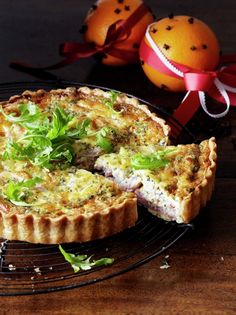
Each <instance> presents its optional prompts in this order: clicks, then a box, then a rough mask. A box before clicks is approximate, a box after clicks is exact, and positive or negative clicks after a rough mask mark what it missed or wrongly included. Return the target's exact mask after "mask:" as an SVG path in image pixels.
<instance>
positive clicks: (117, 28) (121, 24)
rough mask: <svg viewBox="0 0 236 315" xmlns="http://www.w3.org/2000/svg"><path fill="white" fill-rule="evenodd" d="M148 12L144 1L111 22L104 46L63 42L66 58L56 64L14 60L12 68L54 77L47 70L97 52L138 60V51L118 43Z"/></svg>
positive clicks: (45, 76) (36, 74)
mask: <svg viewBox="0 0 236 315" xmlns="http://www.w3.org/2000/svg"><path fill="white" fill-rule="evenodd" d="M147 12H148V8H147V7H146V6H145V5H144V4H143V3H142V4H140V6H138V8H137V9H136V10H135V11H134V12H133V13H132V14H131V15H130V16H129V17H128V18H127V19H126V20H118V21H116V22H115V23H113V24H111V25H110V26H109V28H108V30H107V34H106V38H105V41H104V44H103V45H102V46H99V45H96V44H95V43H69V42H66V43H63V44H61V45H60V49H59V52H60V55H61V56H62V57H64V59H63V60H62V61H60V62H58V63H56V64H53V65H50V66H47V67H32V66H30V65H27V64H25V63H21V62H12V63H11V64H10V67H11V68H14V69H15V70H20V71H24V72H27V73H30V74H32V75H34V76H38V77H40V78H42V77H43V78H44V79H45V78H52V75H51V74H49V73H46V72H45V70H54V69H58V68H61V67H64V66H66V65H69V64H71V63H74V62H75V61H77V60H78V59H80V58H87V57H91V56H93V55H95V54H97V53H107V54H109V55H111V56H113V57H117V58H120V59H125V60H127V61H128V62H129V61H130V62H131V61H134V60H138V58H139V54H138V50H137V51H128V50H125V49H120V48H117V47H116V44H118V43H121V42H124V41H125V40H127V38H128V37H129V35H130V33H131V31H132V28H133V27H134V26H135V25H136V24H137V23H138V22H139V21H140V19H142V17H143V16H144V15H145V14H146V13H147Z"/></svg>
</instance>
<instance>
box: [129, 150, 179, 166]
mask: <svg viewBox="0 0 236 315" xmlns="http://www.w3.org/2000/svg"><path fill="white" fill-rule="evenodd" d="M174 150H175V149H166V150H160V151H158V152H156V153H153V154H149V155H143V154H141V153H137V154H135V155H134V156H133V157H132V158H131V166H132V167H133V168H134V169H135V170H143V169H149V170H156V169H158V168H161V167H165V166H166V165H167V164H168V163H169V160H168V159H166V158H165V157H166V155H168V154H169V153H171V152H172V151H174Z"/></svg>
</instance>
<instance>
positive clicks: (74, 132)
mask: <svg viewBox="0 0 236 315" xmlns="http://www.w3.org/2000/svg"><path fill="white" fill-rule="evenodd" d="M90 123H91V121H90V119H87V118H86V119H84V120H83V121H82V122H81V123H80V124H78V125H77V127H76V128H75V129H70V130H68V131H67V136H68V137H70V138H72V139H82V138H84V137H86V136H87V135H88V131H87V129H88V127H89V125H90Z"/></svg>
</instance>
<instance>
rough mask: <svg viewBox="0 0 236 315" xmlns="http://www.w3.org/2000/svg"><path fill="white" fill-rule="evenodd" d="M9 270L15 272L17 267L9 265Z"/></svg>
mask: <svg viewBox="0 0 236 315" xmlns="http://www.w3.org/2000/svg"><path fill="white" fill-rule="evenodd" d="M8 269H9V270H10V271H14V270H16V266H14V265H12V264H9V265H8Z"/></svg>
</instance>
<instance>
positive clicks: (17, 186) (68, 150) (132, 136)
mask: <svg viewBox="0 0 236 315" xmlns="http://www.w3.org/2000/svg"><path fill="white" fill-rule="evenodd" d="M169 133H170V127H169V126H168V125H167V124H166V122H165V121H164V120H163V119H161V118H159V117H157V115H156V114H155V113H152V112H150V110H149V109H148V107H147V106H146V105H143V104H140V103H139V101H138V100H137V99H135V98H133V97H129V96H127V95H125V94H122V93H119V92H116V91H103V90H101V89H96V88H95V89H91V88H88V87H80V88H66V89H58V90H52V91H44V90H38V91H36V92H32V91H25V92H24V93H23V94H22V95H16V96H13V97H11V98H10V99H9V100H8V101H4V102H1V103H0V147H1V157H0V169H1V171H0V236H1V237H3V238H6V239H9V240H19V241H28V242H32V243H45V244H54V243H66V242H85V241H91V240H95V239H100V238H104V237H107V236H110V235H113V234H115V233H118V232H120V231H123V230H124V229H127V228H130V227H132V226H134V225H135V223H136V221H137V218H138V212H137V201H138V202H140V203H141V204H143V205H145V206H146V207H147V208H148V210H150V211H151V212H152V213H153V214H155V215H157V216H159V217H160V218H162V219H164V220H174V221H177V222H178V223H182V222H189V221H190V220H191V219H192V218H194V217H195V216H196V215H197V214H198V212H199V210H200V208H202V207H203V206H204V205H205V204H206V201H207V200H209V198H210V196H211V193H212V190H213V186H214V174H215V168H216V144H215V140H214V139H213V138H211V139H209V140H206V141H204V142H202V143H201V144H200V145H197V144H189V145H178V146H172V145H170V141H169Z"/></svg>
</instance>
